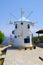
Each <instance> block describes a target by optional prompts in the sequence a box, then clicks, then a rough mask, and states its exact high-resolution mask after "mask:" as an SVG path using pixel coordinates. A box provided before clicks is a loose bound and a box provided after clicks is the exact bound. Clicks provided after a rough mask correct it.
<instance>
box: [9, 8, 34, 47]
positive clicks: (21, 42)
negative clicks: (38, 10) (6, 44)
mask: <svg viewBox="0 0 43 65" xmlns="http://www.w3.org/2000/svg"><path fill="white" fill-rule="evenodd" d="M23 14H24V11H23V10H22V9H21V18H20V19H17V18H16V17H15V18H16V19H17V21H15V22H14V23H12V22H10V24H14V25H15V30H13V31H12V33H13V34H14V43H13V45H14V46H16V47H18V46H22V47H30V46H32V34H33V32H32V27H33V26H34V22H31V21H30V20H28V19H27V18H28V17H29V16H30V15H31V14H30V15H29V16H28V17H26V18H25V17H23Z"/></svg>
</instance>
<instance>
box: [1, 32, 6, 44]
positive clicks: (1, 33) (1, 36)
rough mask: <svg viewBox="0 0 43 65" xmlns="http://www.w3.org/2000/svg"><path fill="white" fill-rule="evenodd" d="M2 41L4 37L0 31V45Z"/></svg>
mask: <svg viewBox="0 0 43 65" xmlns="http://www.w3.org/2000/svg"><path fill="white" fill-rule="evenodd" d="M4 39H5V35H4V34H3V33H2V32H1V31H0V44H2V42H3V41H4Z"/></svg>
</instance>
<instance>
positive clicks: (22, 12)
mask: <svg viewBox="0 0 43 65" xmlns="http://www.w3.org/2000/svg"><path fill="white" fill-rule="evenodd" d="M23 14H24V11H23V9H22V8H21V21H22V16H23Z"/></svg>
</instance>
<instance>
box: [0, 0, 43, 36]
mask: <svg viewBox="0 0 43 65" xmlns="http://www.w3.org/2000/svg"><path fill="white" fill-rule="evenodd" d="M21 8H22V9H23V10H24V11H25V14H24V15H23V16H24V17H27V16H28V14H29V13H30V12H31V11H33V13H32V14H31V16H30V17H29V18H28V19H29V20H31V21H34V22H36V23H35V26H34V28H33V29H34V30H35V31H36V30H38V29H42V28H43V0H0V30H1V31H2V32H3V33H4V34H5V35H6V36H9V35H10V34H11V31H12V30H13V29H14V25H9V21H10V20H12V22H14V21H15V18H14V17H13V16H12V15H11V13H12V14H13V15H15V16H16V17H17V18H20V10H21Z"/></svg>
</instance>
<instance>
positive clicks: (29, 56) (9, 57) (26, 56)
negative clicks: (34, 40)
mask: <svg viewBox="0 0 43 65" xmlns="http://www.w3.org/2000/svg"><path fill="white" fill-rule="evenodd" d="M39 56H41V57H42V58H43V48H38V47H37V48H36V49H35V50H34V49H33V50H29V49H27V50H24V49H23V50H17V49H16V50H15V49H8V50H7V53H6V57H5V61H4V64H3V65H43V61H41V60H40V59H39Z"/></svg>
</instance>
